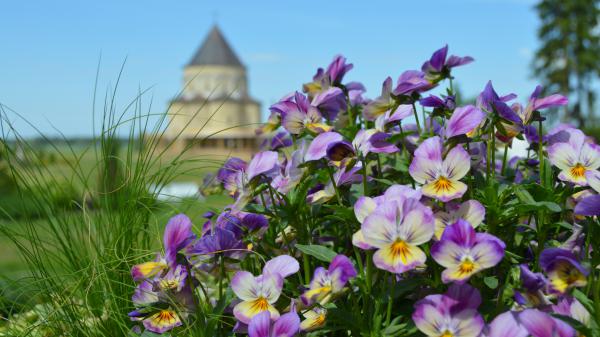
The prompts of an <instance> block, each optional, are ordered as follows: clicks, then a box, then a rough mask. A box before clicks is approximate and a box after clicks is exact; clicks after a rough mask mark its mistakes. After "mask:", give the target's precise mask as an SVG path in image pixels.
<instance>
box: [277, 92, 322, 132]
mask: <svg viewBox="0 0 600 337" xmlns="http://www.w3.org/2000/svg"><path fill="white" fill-rule="evenodd" d="M277 109H278V110H280V111H281V125H282V126H283V127H284V128H285V129H286V130H287V131H288V132H289V133H291V134H294V135H298V134H301V133H302V132H303V131H304V130H309V131H311V132H314V133H322V132H326V131H329V130H330V129H331V127H330V126H328V125H326V124H323V116H322V115H321V113H320V112H319V110H318V109H317V107H315V106H313V105H311V104H310V102H309V101H308V98H306V96H304V95H303V94H301V93H299V92H296V93H295V95H294V100H293V101H291V100H288V101H283V102H279V103H278V106H277Z"/></svg>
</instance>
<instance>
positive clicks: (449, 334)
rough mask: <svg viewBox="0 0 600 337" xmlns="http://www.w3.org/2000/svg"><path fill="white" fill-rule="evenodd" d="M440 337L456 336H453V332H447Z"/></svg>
mask: <svg viewBox="0 0 600 337" xmlns="http://www.w3.org/2000/svg"><path fill="white" fill-rule="evenodd" d="M440 337H454V335H453V334H452V332H450V331H448V330H446V331H444V333H443V334H441V335H440Z"/></svg>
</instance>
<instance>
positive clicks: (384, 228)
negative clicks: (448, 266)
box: [361, 199, 434, 274]
mask: <svg viewBox="0 0 600 337" xmlns="http://www.w3.org/2000/svg"><path fill="white" fill-rule="evenodd" d="M361 231H362V235H363V236H364V240H365V242H366V243H367V244H368V245H369V246H372V247H375V248H377V251H376V252H375V254H374V255H373V262H374V263H375V266H377V268H379V269H383V270H387V271H389V272H392V273H396V274H400V273H404V272H406V271H409V270H412V269H415V268H417V267H420V266H423V265H424V264H425V260H426V256H425V253H424V252H423V251H422V250H421V249H420V248H419V247H418V246H419V245H422V244H424V243H426V242H428V241H429V240H431V237H432V236H433V232H434V219H433V213H432V212H431V209H430V208H428V207H426V206H424V205H422V204H421V203H420V202H419V201H418V200H415V199H406V200H390V201H386V202H384V203H383V204H382V205H380V206H379V207H377V209H376V210H375V211H374V212H373V213H371V214H370V215H369V216H367V217H366V218H365V220H364V221H363V223H362V226H361Z"/></svg>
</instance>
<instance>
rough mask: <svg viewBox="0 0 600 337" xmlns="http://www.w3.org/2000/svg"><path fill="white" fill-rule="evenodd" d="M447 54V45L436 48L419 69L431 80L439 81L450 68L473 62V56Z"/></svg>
mask: <svg viewBox="0 0 600 337" xmlns="http://www.w3.org/2000/svg"><path fill="white" fill-rule="evenodd" d="M447 55H448V45H445V46H444V47H442V48H440V49H438V50H436V51H435V52H434V53H433V55H431V58H430V59H429V61H426V62H425V63H423V66H422V67H421V70H422V71H423V72H425V73H426V74H427V76H428V78H430V79H431V80H432V81H439V80H441V79H442V78H444V77H447V76H449V74H448V72H449V71H450V69H452V68H454V67H458V66H462V65H465V64H469V63H471V62H473V58H472V57H470V56H465V57H459V56H454V55H451V56H450V57H448V58H446V57H447Z"/></svg>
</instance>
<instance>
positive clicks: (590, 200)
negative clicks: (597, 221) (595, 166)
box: [574, 170, 600, 216]
mask: <svg viewBox="0 0 600 337" xmlns="http://www.w3.org/2000/svg"><path fill="white" fill-rule="evenodd" d="M585 177H586V179H587V182H588V184H589V185H590V187H592V188H593V189H594V190H595V191H596V193H599V194H594V195H590V196H587V197H585V198H583V199H581V200H580V201H579V202H578V203H577V205H576V206H575V209H574V212H575V214H577V215H584V216H594V215H600V172H599V171H595V170H594V171H587V172H586V173H585Z"/></svg>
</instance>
